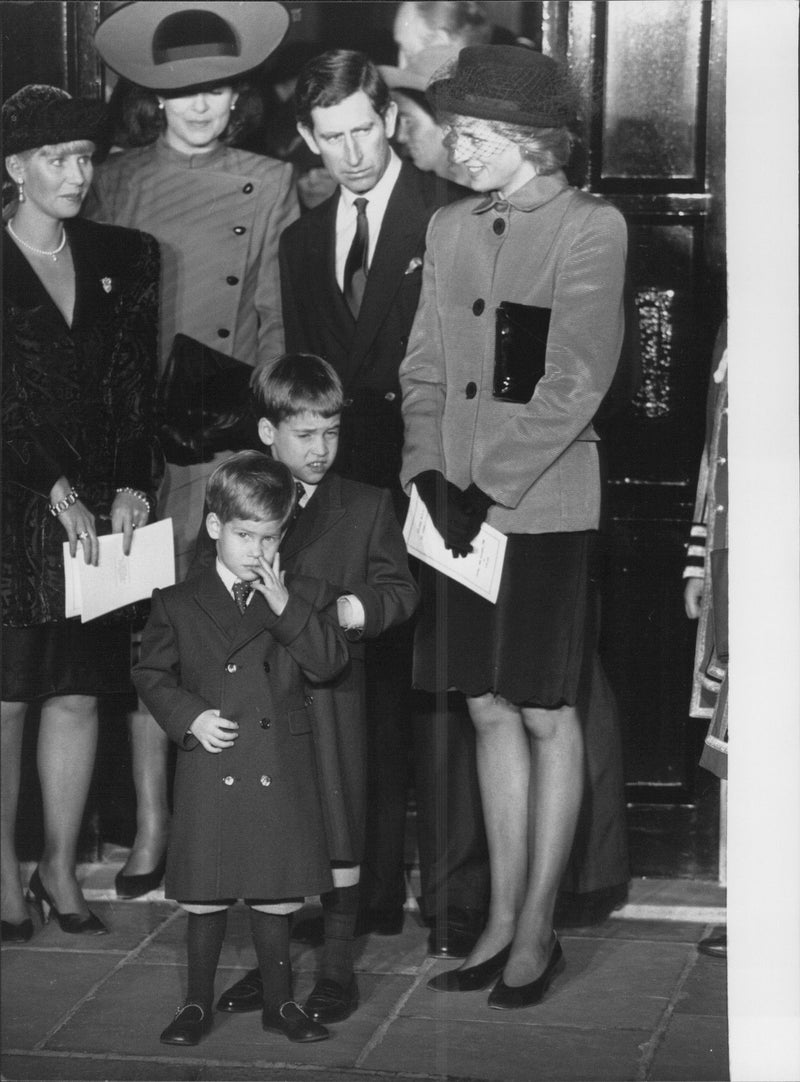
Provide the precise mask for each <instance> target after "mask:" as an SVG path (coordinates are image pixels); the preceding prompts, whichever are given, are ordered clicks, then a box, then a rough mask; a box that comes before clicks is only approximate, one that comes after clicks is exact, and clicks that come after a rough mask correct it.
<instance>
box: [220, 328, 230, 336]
mask: <svg viewBox="0 0 800 1082" xmlns="http://www.w3.org/2000/svg"><path fill="white" fill-rule="evenodd" d="M230 336H231V332H230V331H229V330H228V328H227V327H220V329H219V330H218V331H217V338H230Z"/></svg>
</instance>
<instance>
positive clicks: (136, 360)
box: [2, 219, 160, 627]
mask: <svg viewBox="0 0 800 1082" xmlns="http://www.w3.org/2000/svg"><path fill="white" fill-rule="evenodd" d="M65 228H66V231H67V236H68V238H69V243H70V248H71V250H72V258H73V261H74V264H75V279H76V281H75V310H74V315H73V321H72V326H71V327H70V326H68V325H67V323H66V321H65V320H64V317H63V315H62V314H61V312H60V311H59V309H58V308H57V307H56V305H55V304H54V302H53V300H52V299H51V297H50V295H49V294H48V293H47V291H46V290H45V288H44V286H43V285H42V283H41V281H40V280H39V278H38V277H37V275H36V274H35V273H34V271H33V268H32V267H31V265H30V264H29V263H28V261H27V259H25V257H24V256H23V255H22V253H21V252H20V250H19V249H18V248H17V246H16V244H14V243H13V241H11V240H10V239H8V238H6V237H5V236H4V239H3V386H2V403H3V406H2V416H3V535H2V536H3V544H2V601H3V624H4V625H5V626H7V627H30V626H33V625H38V624H46V623H54V622H61V621H63V620H64V619H65V617H64V568H63V557H62V545H63V543H64V541H65V540H66V537H67V535H66V533H65V531H64V528H63V526H62V525H61V523H60V522H59V521H58V519H56V518H54V517H53V516H52V515H51V514H50V513H49V510H48V506H49V493H50V489H51V488H52V486H53V484H54V483H55V481H56V480H58V478H59V477H61V476H64V477H66V478H67V479H68V481H69V482H70V484H72V485H73V487H74V488H76V489H77V491H78V492H79V494H80V497H81V499H82V500H83V501H84V503H86V505H87V506H88V507H89V509H90V510H91V511H93V512H94V513H95V515H98V514H108V511H109V509H110V506H111V503H112V502H113V499H114V490H115V488H118V487H123V486H126V485H127V486H130V487H131V488H137V489H141V490H143V491H145V492H152V490H153V487H154V483H153V449H154V436H155V428H154V417H153V393H154V386H155V373H156V348H157V319H158V286H159V266H160V264H159V250H158V245H157V244H156V242H155V241H154V240H153V238H152V237H150V236H148V235H147V234H146V233H140V232H138V231H135V230H132V229H119V228H116V227H113V226H101V225H96V224H94V223H93V222H87V221H83V220H82V219H72V220H68V221H67V222H65ZM99 527H100V530H101V532H102V523H100V524H99Z"/></svg>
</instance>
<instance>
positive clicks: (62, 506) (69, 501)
mask: <svg viewBox="0 0 800 1082" xmlns="http://www.w3.org/2000/svg"><path fill="white" fill-rule="evenodd" d="M78 498H79V497H78V493H77V491H76V490H75V489H74V488H71V489H70V490H69V492H68V493H67V494H66V496H65V497H64V499H63V500H59V501H58V503H51V504H50V506H49V507H48V511H49V512H50V514H51V515H52V516H53V518H58V516H59V515H63V513H64V512H65V511H66V509H67V508H68V507H72V505H73V504H74V503H75V501H76V500H77V499H78Z"/></svg>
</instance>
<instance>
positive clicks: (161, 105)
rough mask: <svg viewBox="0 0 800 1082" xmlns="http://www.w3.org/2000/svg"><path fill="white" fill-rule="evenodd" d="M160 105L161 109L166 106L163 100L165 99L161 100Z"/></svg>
mask: <svg viewBox="0 0 800 1082" xmlns="http://www.w3.org/2000/svg"><path fill="white" fill-rule="evenodd" d="M158 107H159V109H163V108H164V102H163V101H160V102H159V103H158Z"/></svg>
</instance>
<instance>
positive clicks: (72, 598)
mask: <svg viewBox="0 0 800 1082" xmlns="http://www.w3.org/2000/svg"><path fill="white" fill-rule="evenodd" d="M122 537H123V535H122V534H121V533H112V534H105V535H104V536H103V537H100V538H98V541H99V543H100V559H99V562H98V564H97V567H94V566H93V565H92V564H87V563H86V561H85V560H84V558H83V552H82V549H81V543H80V541H79V542H78V551H77V554H76V555H75V557H74V558H73V557H72V556H70V554H69V542H68V541H65V542H64V586H65V605H64V610H65V615H66V616H67V617H70V616H80V618H81V623H82V624H85V623H86V622H87V621H88V620H94V619H95V618H96V617H98V616H102V615H104V614H105V613H107V612H113V610H114V609H119V608H121V607H122V606H123V605H130V604H132V603H133V602H134V601H142V600H143V599H144V598H148V597H150V595H151V594H152V592H153V590H154V589H155V588H156V587H158V588H159V589H161V588H163V587H165V586H173V585H174V584H175V544H174V541H173V537H172V519H171V518H165V519H163V520H162V521H161V522H154V523H153V524H152V525H151V526H140V527H139V529H138V530H134V533H133V540H132V542H131V551H130V555H129V556H125V555H124V554H123V551H122Z"/></svg>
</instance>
